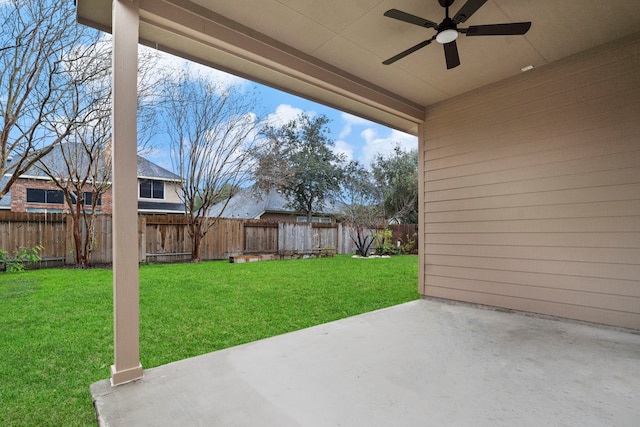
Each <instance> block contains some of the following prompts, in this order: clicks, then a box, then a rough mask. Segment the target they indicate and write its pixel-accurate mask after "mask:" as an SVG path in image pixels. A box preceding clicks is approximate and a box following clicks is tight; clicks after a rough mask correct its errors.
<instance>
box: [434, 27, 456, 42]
mask: <svg viewBox="0 0 640 427" xmlns="http://www.w3.org/2000/svg"><path fill="white" fill-rule="evenodd" d="M457 38H458V32H457V31H456V30H454V29H452V28H450V29H448V30H444V31H441V32H439V33H438V34H436V41H437V42H438V43H440V44H447V43H451V42H452V41H454V40H455V39H457Z"/></svg>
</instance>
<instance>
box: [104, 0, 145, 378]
mask: <svg viewBox="0 0 640 427" xmlns="http://www.w3.org/2000/svg"><path fill="white" fill-rule="evenodd" d="M112 7H113V64H112V66H113V105H112V109H113V110H112V126H113V133H112V138H113V140H112V156H113V158H112V164H113V175H112V183H113V187H112V191H113V311H114V315H113V320H114V322H113V323H114V359H115V360H114V364H113V365H112V366H111V384H112V385H114V386H115V385H119V384H124V383H127V382H130V381H133V380H136V379H139V378H142V365H141V364H140V319H139V317H140V315H139V312H140V308H139V279H138V244H137V242H138V239H137V236H138V177H137V116H136V110H137V84H136V83H137V77H138V76H137V74H138V25H139V5H138V0H114V1H113V6H112Z"/></svg>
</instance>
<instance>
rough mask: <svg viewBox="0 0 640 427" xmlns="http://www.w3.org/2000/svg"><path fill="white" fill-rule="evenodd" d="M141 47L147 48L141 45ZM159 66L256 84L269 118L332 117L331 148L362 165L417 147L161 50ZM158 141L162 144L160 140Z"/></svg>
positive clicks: (156, 155)
mask: <svg viewBox="0 0 640 427" xmlns="http://www.w3.org/2000/svg"><path fill="white" fill-rule="evenodd" d="M141 49H148V48H144V47H141ZM159 66H161V67H164V68H165V69H175V70H176V75H177V72H178V71H179V70H180V69H184V68H185V67H188V68H189V69H190V71H193V72H196V73H197V74H199V75H204V76H206V77H207V78H210V79H213V80H214V81H217V82H219V83H222V84H226V85H234V86H236V87H238V88H239V89H243V88H245V89H249V88H253V87H255V88H257V91H258V96H259V99H260V109H261V110H262V112H263V113H264V114H266V115H268V116H269V118H271V119H276V118H277V119H279V120H281V122H285V121H288V120H290V119H293V118H295V117H296V116H297V115H298V114H300V113H303V112H304V113H308V114H310V115H319V114H324V115H326V116H327V117H328V118H329V119H330V120H331V122H330V123H329V128H330V130H331V133H330V137H331V139H332V140H333V141H334V142H335V147H334V150H335V151H337V152H340V153H344V154H345V156H346V157H347V159H348V160H358V161H360V162H361V163H362V164H364V165H365V166H369V164H370V163H371V161H372V160H373V159H374V158H375V156H376V155H377V154H378V153H380V154H383V155H387V154H390V153H391V152H392V151H393V148H394V147H395V146H396V145H400V146H401V147H402V148H403V149H405V150H410V149H414V148H417V147H418V139H417V137H415V136H413V135H409V134H406V133H404V132H399V131H397V130H395V129H391V128H388V127H386V126H381V125H379V124H377V123H374V122H371V121H368V120H364V119H362V118H360V117H356V116H353V115H351V114H347V113H344V112H341V111H339V110H335V109H333V108H329V107H326V106H324V105H321V104H318V103H315V102H312V101H308V100H306V99H303V98H300V97H297V96H294V95H291V94H288V93H285V92H282V91H279V90H276V89H272V88H269V87H266V86H262V85H258V84H257V83H254V82H251V81H248V80H245V79H242V78H239V77H236V76H233V75H230V74H227V73H223V72H221V71H218V70H212V69H210V68H207V67H204V66H200V65H199V64H194V63H190V62H187V61H184V60H182V59H180V58H177V57H174V56H171V55H168V54H164V53H160V58H159ZM158 138H160V139H162V138H163V137H162V135H158ZM158 142H160V143H162V141H158ZM146 157H147V158H148V159H149V160H151V161H153V162H155V163H157V164H159V165H161V166H163V167H165V168H167V169H171V160H170V158H169V153H168V152H167V151H166V150H162V149H159V150H156V151H155V152H152V153H149V154H147V155H146Z"/></svg>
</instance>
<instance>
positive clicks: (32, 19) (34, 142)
mask: <svg viewBox="0 0 640 427" xmlns="http://www.w3.org/2000/svg"><path fill="white" fill-rule="evenodd" d="M74 13H75V9H74V7H73V4H72V3H71V2H68V1H53V0H39V1H37V0H12V1H8V2H4V3H3V4H2V5H1V6H0V25H1V30H0V43H1V45H0V52H1V53H2V54H1V55H0V69H1V70H2V72H1V73H0V114H1V115H2V118H1V123H0V177H3V176H6V177H8V179H5V180H3V185H1V186H0V198H2V197H3V196H4V195H5V194H6V193H7V191H9V189H10V188H11V186H12V184H13V183H14V182H15V180H16V179H17V178H18V177H19V176H20V175H22V174H23V173H24V172H25V171H26V170H28V169H29V168H31V167H32V166H33V165H34V164H35V163H36V162H37V161H38V160H39V159H40V158H41V157H42V156H44V155H46V154H47V153H49V152H50V151H51V150H52V149H53V148H54V147H55V146H56V145H57V144H59V143H60V142H61V141H63V140H65V139H66V138H67V137H68V136H69V135H71V134H72V133H73V131H74V130H75V128H76V127H77V126H78V124H79V123H83V122H84V121H85V120H86V119H87V117H89V116H90V115H91V105H90V104H91V103H87V102H85V101H86V99H84V98H82V97H80V96H79V92H78V87H79V86H81V85H83V84H84V83H85V81H84V79H86V78H90V76H89V75H88V74H86V73H82V72H79V73H69V72H68V70H70V69H76V70H78V69H79V68H78V67H77V66H76V64H77V63H78V62H82V61H85V60H86V58H87V57H88V55H90V54H91V49H77V50H76V51H75V52H74V54H73V55H69V54H68V53H69V52H70V50H71V49H72V47H74V46H77V45H79V42H80V41H81V40H84V41H85V42H86V40H87V38H88V37H90V34H89V33H88V32H87V30H86V29H85V28H84V27H82V26H79V25H77V24H76V23H75V14H74Z"/></svg>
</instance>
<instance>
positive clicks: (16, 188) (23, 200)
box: [11, 179, 112, 214]
mask: <svg viewBox="0 0 640 427" xmlns="http://www.w3.org/2000/svg"><path fill="white" fill-rule="evenodd" d="M28 188H37V189H41V190H59V188H58V187H56V185H55V184H54V183H53V182H51V181H44V180H39V179H18V180H17V181H16V182H15V183H14V184H13V186H12V187H11V211H12V212H27V210H28V209H47V210H62V211H64V212H69V208H68V206H67V204H66V203H64V204H50V203H27V189H28ZM84 191H91V188H89V187H87V188H86V189H85V190H84ZM111 206H112V197H111V191H110V190H109V191H107V192H106V193H105V194H103V195H102V205H100V206H99V210H100V211H101V212H102V213H104V214H111Z"/></svg>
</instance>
